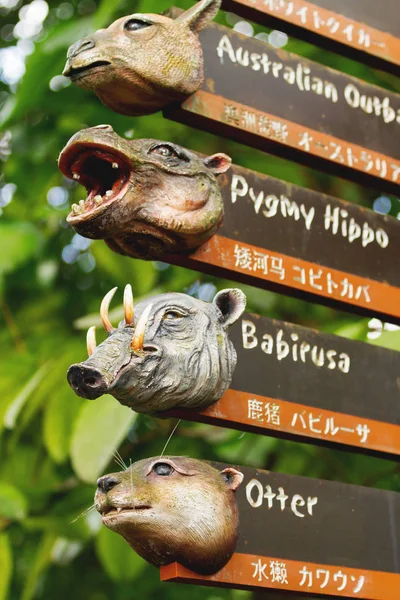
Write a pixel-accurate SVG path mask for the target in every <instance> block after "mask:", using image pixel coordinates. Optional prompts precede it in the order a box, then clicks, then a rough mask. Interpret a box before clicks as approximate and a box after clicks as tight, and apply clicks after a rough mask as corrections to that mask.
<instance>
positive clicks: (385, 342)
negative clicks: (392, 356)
mask: <svg viewBox="0 0 400 600" xmlns="http://www.w3.org/2000/svg"><path fill="white" fill-rule="evenodd" d="M369 341H370V343H371V344H374V345H375V346H382V347H383V348H388V349H389V350H400V330H399V331H383V332H382V334H381V335H380V336H379V337H378V338H376V339H375V340H369Z"/></svg>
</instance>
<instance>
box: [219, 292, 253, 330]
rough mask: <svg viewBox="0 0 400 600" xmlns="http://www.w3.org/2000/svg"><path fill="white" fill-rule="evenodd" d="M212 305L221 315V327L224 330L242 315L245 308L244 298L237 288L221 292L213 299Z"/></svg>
mask: <svg viewBox="0 0 400 600" xmlns="http://www.w3.org/2000/svg"><path fill="white" fill-rule="evenodd" d="M213 304H214V306H216V307H217V308H218V311H219V312H220V313H221V321H222V325H223V327H224V328H226V327H229V326H230V325H232V324H233V323H234V322H235V321H237V320H238V318H239V317H240V316H241V315H242V313H243V311H244V309H245V308H246V296H245V295H244V294H243V292H242V290H239V289H238V288H231V289H228V290H222V291H221V292H218V294H216V296H215V297H214V300H213Z"/></svg>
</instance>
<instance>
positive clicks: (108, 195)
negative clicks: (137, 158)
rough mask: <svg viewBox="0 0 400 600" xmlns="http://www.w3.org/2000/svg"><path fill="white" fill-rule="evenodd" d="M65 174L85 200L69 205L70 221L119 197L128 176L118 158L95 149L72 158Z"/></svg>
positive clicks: (127, 170)
mask: <svg viewBox="0 0 400 600" xmlns="http://www.w3.org/2000/svg"><path fill="white" fill-rule="evenodd" d="M69 170H70V173H71V175H70V176H72V178H73V179H74V180H76V181H78V182H79V183H80V184H81V185H83V186H85V187H86V189H87V192H88V196H87V198H86V200H81V201H80V202H79V203H78V204H73V205H72V207H71V216H73V217H79V216H82V215H85V214H90V213H91V212H93V211H96V210H97V209H99V208H100V207H102V206H104V205H106V204H108V203H110V202H112V201H114V200H115V199H117V198H118V197H120V194H121V193H122V191H123V190H124V189H125V186H126V185H127V183H128V181H129V176H130V173H131V169H130V167H129V166H128V164H127V163H126V162H125V161H124V159H123V158H122V157H120V156H116V155H115V154H112V153H111V152H109V151H108V149H104V148H101V147H97V146H96V147H89V148H85V149H84V150H83V151H81V152H78V153H77V154H75V156H74V159H73V160H72V162H71V163H70V165H69Z"/></svg>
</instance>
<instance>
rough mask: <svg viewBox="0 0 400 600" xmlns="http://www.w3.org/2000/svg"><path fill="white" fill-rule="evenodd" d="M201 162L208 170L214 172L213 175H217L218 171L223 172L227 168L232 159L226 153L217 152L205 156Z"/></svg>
mask: <svg viewBox="0 0 400 600" xmlns="http://www.w3.org/2000/svg"><path fill="white" fill-rule="evenodd" d="M203 162H204V164H205V165H206V167H207V168H208V169H210V171H212V172H213V173H215V175H219V174H220V173H225V171H227V170H228V169H229V167H230V166H231V164H232V159H231V158H230V157H229V156H228V155H227V154H223V153H222V152H219V153H218V154H213V155H212V156H207V158H205V159H204V160H203Z"/></svg>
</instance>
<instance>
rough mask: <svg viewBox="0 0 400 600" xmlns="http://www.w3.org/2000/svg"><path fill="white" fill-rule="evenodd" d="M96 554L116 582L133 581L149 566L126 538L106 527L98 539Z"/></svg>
mask: <svg viewBox="0 0 400 600" xmlns="http://www.w3.org/2000/svg"><path fill="white" fill-rule="evenodd" d="M96 552H97V556H98V557H99V560H100V562H101V563H102V565H103V567H104V570H105V571H106V573H107V575H108V576H109V577H111V579H114V580H116V581H131V580H132V579H135V578H136V577H137V576H138V575H139V574H140V573H141V572H142V571H143V569H144V568H145V567H146V566H147V563H146V562H145V561H144V560H143V558H141V557H140V556H139V555H138V554H136V552H134V551H133V550H132V548H131V547H130V546H129V545H128V544H127V542H126V541H125V540H124V538H122V537H121V536H120V535H118V534H117V533H114V532H113V531H110V530H109V529H107V528H106V527H103V528H102V529H101V530H100V532H99V535H98V536H97V538H96Z"/></svg>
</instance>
